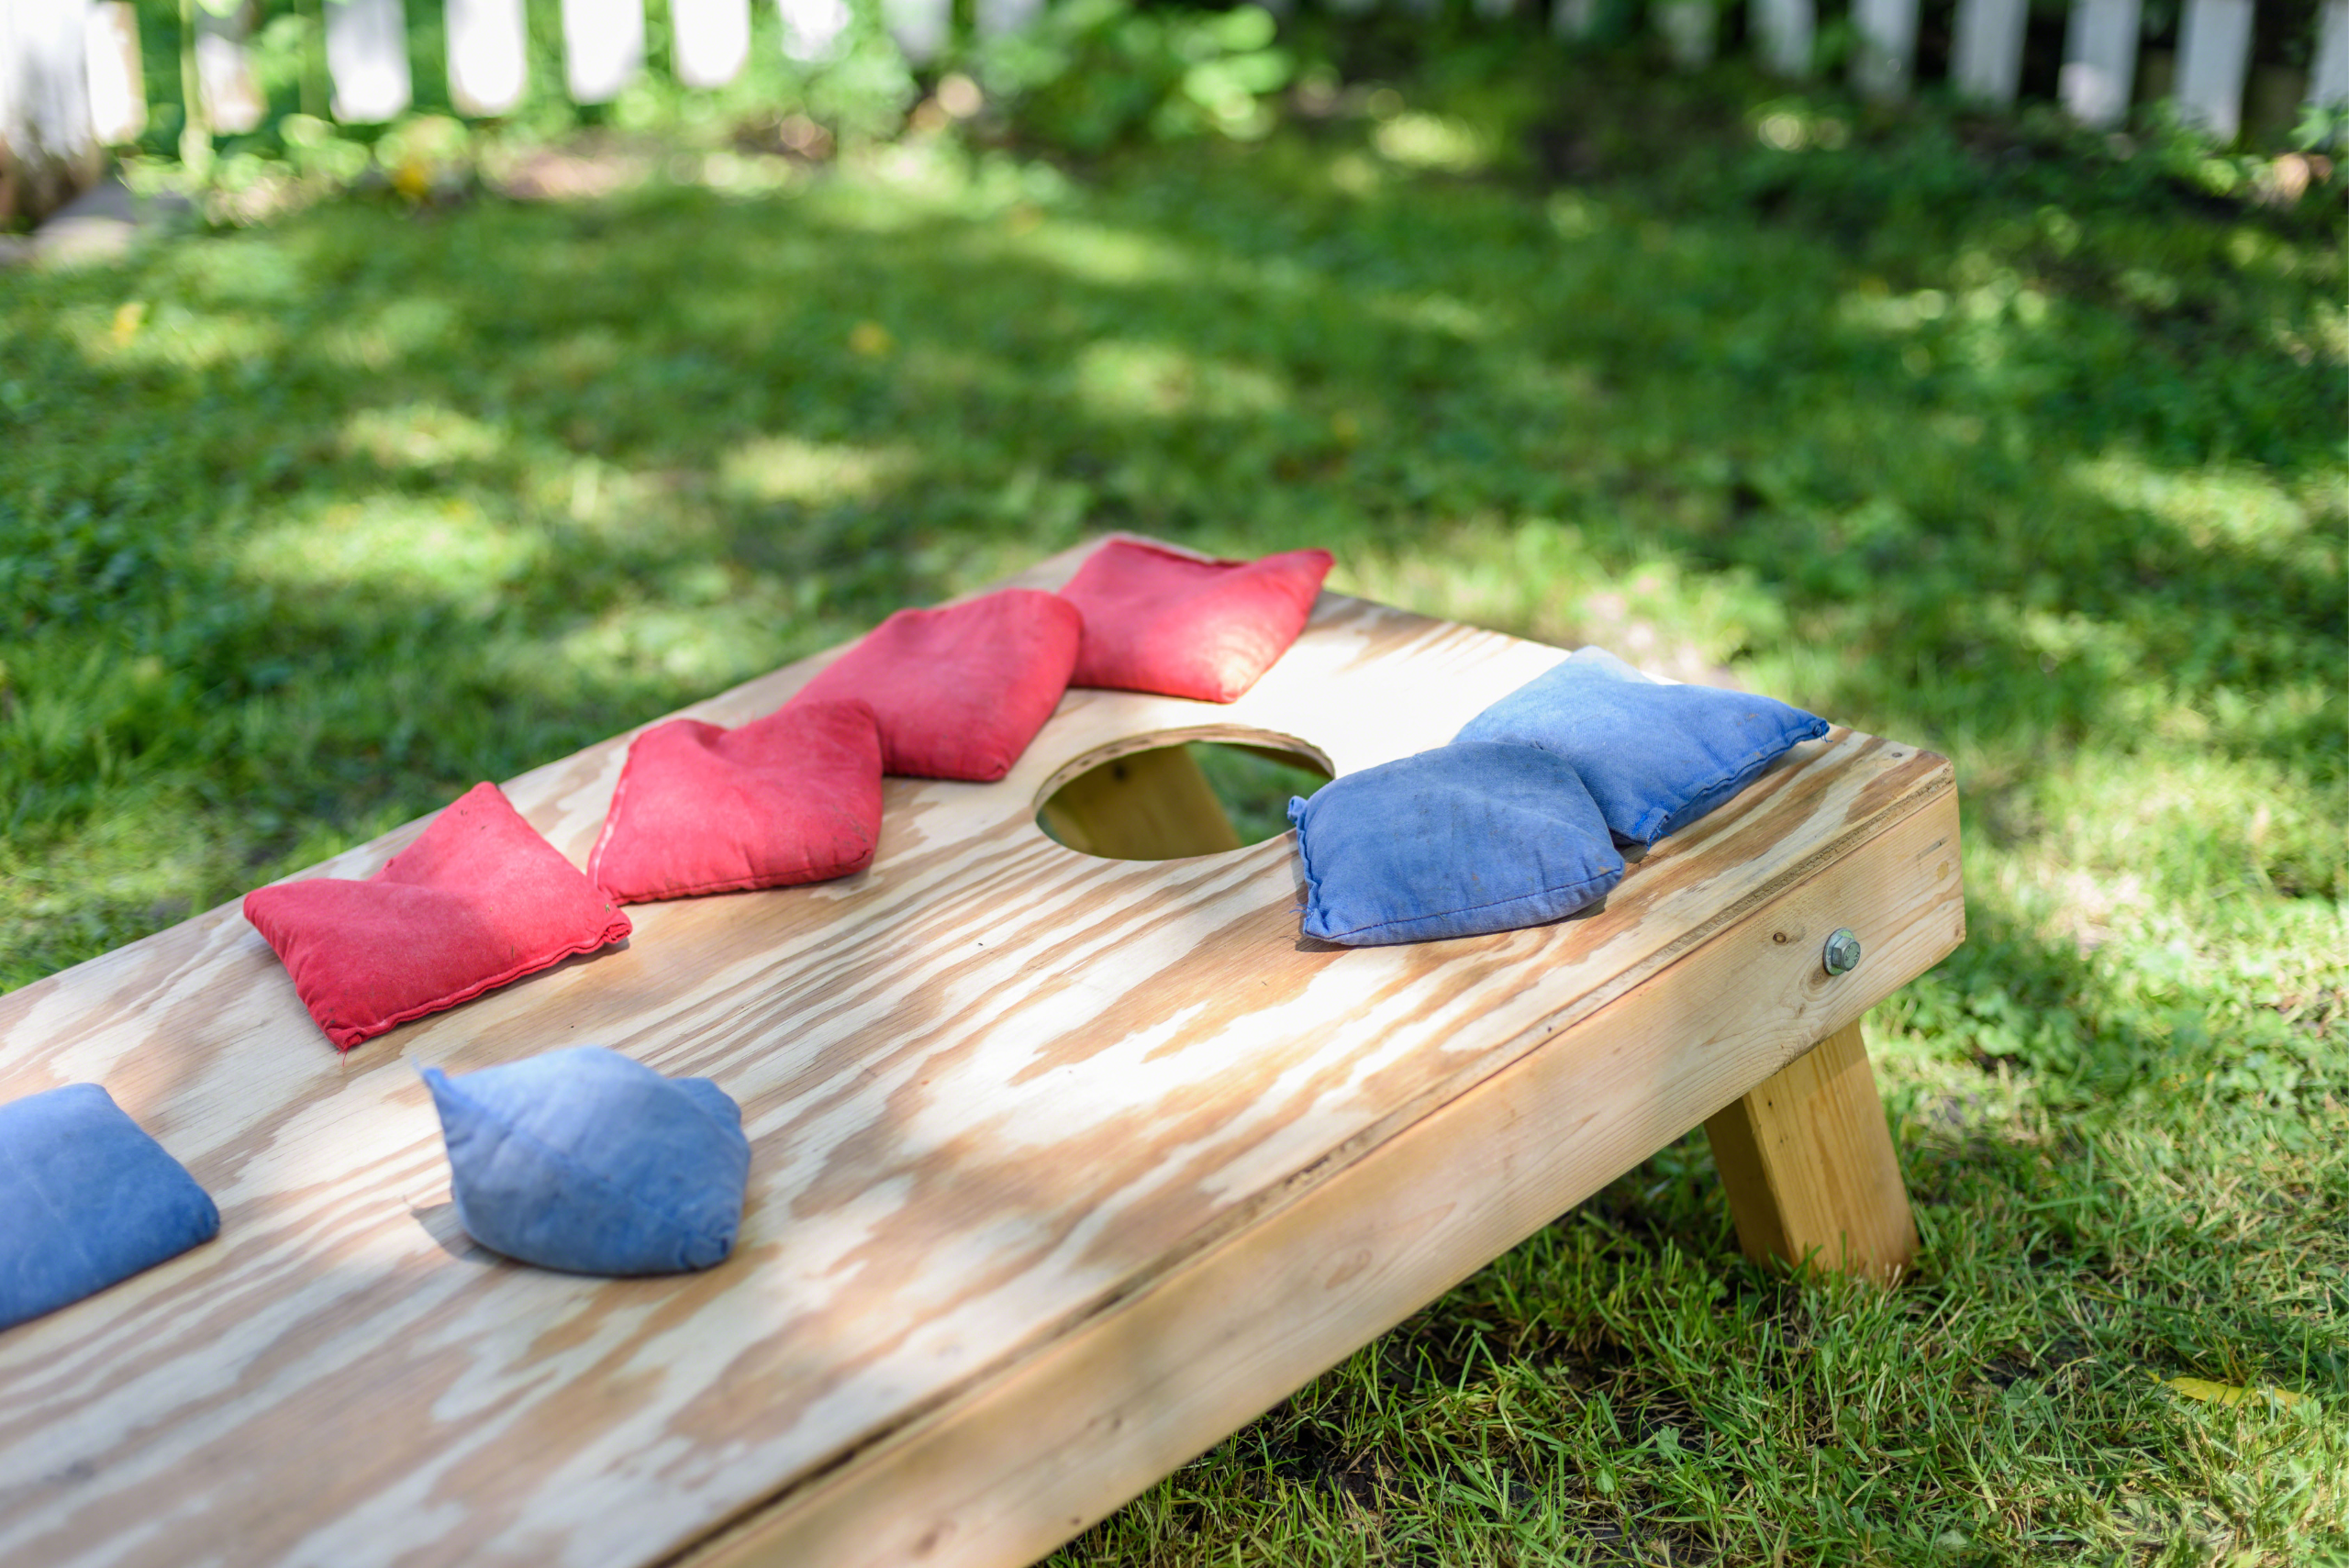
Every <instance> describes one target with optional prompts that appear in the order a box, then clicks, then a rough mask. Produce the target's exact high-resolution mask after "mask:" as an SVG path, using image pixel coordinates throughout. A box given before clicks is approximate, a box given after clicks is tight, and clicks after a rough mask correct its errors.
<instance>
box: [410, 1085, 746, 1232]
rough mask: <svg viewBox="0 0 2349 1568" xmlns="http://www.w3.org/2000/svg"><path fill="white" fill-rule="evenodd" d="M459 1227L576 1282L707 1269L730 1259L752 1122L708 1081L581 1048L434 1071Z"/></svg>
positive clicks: (738, 1223)
mask: <svg viewBox="0 0 2349 1568" xmlns="http://www.w3.org/2000/svg"><path fill="white" fill-rule="evenodd" d="M424 1081H425V1083H426V1084H429V1085H430V1087H431V1089H432V1099H433V1103H434V1104H435V1105H437V1106H439V1107H440V1130H441V1132H442V1134H443V1135H444V1136H445V1137H446V1139H447V1140H448V1144H449V1170H450V1174H451V1188H452V1189H453V1191H454V1194H455V1197H456V1201H457V1218H459V1219H461V1220H462V1221H463V1222H464V1227H465V1229H466V1230H467V1231H468V1232H470V1233H471V1234H472V1236H473V1240H476V1241H478V1242H480V1243H481V1244H482V1245H483V1246H484V1247H487V1248H489V1249H490V1250H491V1251H497V1252H503V1253H505V1254H506V1255H507V1257H509V1258H515V1259H518V1260H519V1261H521V1262H526V1263H536V1264H538V1265H539V1266H540V1267H541V1268H548V1269H562V1270H564V1271H566V1272H568V1273H577V1274H670V1273H682V1272H684V1271H685V1270H688V1269H706V1268H708V1267H709V1266H710V1265H711V1264H713V1263H716V1262H720V1261H722V1260H723V1259H724V1258H725V1256H726V1255H727V1253H729V1252H730V1251H733V1250H734V1233H735V1231H736V1230H737V1229H740V1226H741V1223H742V1193H743V1188H744V1186H745V1184H747V1183H748V1181H749V1179H750V1173H751V1145H750V1143H749V1141H748V1140H746V1139H744V1138H743V1136H742V1113H741V1111H740V1109H739V1108H738V1107H737V1106H735V1104H734V1102H733V1100H732V1099H730V1098H729V1097H728V1095H727V1094H726V1091H725V1090H723V1089H721V1088H719V1087H718V1085H717V1084H713V1083H711V1082H710V1081H709V1080H708V1079H707V1078H664V1077H662V1075H661V1074H660V1073H655V1072H654V1071H653V1070H652V1069H651V1068H650V1067H647V1066H645V1065H644V1064H643V1063H641V1062H635V1061H631V1060H630V1059H629V1058H628V1057H625V1056H622V1055H620V1054H619V1053H618V1051H606V1050H605V1049H604V1048H603V1047H601V1046H596V1045H582V1046H573V1047H571V1048H569V1049H567V1050H563V1051H548V1052H547V1053H546V1054H545V1055H543V1056H533V1057H529V1058H528V1059H526V1060H524V1061H521V1062H507V1063H505V1064H504V1065H502V1066H497V1067H485V1068H484V1069H482V1070H481V1071H480V1072H478V1073H461V1074H460V1075H458V1076H457V1077H454V1078H451V1077H450V1076H448V1075H447V1074H446V1073H442V1072H441V1071H440V1069H439V1068H437V1067H427V1068H425V1069H424Z"/></svg>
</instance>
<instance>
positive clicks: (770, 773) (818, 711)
mask: <svg viewBox="0 0 2349 1568" xmlns="http://www.w3.org/2000/svg"><path fill="white" fill-rule="evenodd" d="M880 838H881V732H880V728H879V726H878V724H877V723H876V722H875V721H874V717H873V710H872V709H871V708H870V707H867V706H865V705H864V704H863V703H861V702H803V703H795V704H793V705H792V706H789V707H786V708H784V709H783V710H782V711H780V712H778V713H771V714H769V715H768V716H767V717H764V718H762V719H758V720H755V721H754V722H752V723H750V724H745V725H743V726H742V727H741V728H739V729H721V728H718V726H717V725H715V724H703V723H701V722H700V721H699V720H697V719H691V718H673V719H671V720H670V721H669V722H668V723H666V724H656V725H654V726H653V727H652V728H650V729H648V730H646V731H645V732H644V733H643V734H641V735H640V736H638V737H637V738H636V739H635V740H632V741H630V742H629V748H628V764H627V765H626V766H625V767H623V768H622V769H621V770H620V782H619V784H618V787H617V788H615V789H614V790H613V791H612V806H611V810H610V811H609V812H608V813H607V815H606V816H605V817H604V832H603V836H602V837H601V838H599V839H597V840H596V850H595V852H594V853H593V854H591V855H589V856H588V857H587V876H588V879H589V880H590V881H592V882H594V883H595V884H596V886H598V887H600V888H602V889H603V890H604V891H605V892H606V893H607V894H609V895H611V896H612V899H613V901H614V902H615V903H619V904H642V903H644V902H646V901H647V900H649V899H654V898H685V897H689V896H691V895H694V894H696V893H728V892H732V891H734V890H736V889H738V888H745V887H789V886H793V885H795V884H799V883H804V882H825V881H829V879H831V878H833V877H836V876H848V875H850V874H852V873H855V872H860V871H863V869H864V868H865V867H866V866H867V865H869V864H871V863H872V861H873V849H874V845H875V844H876V843H878V842H879V841H880Z"/></svg>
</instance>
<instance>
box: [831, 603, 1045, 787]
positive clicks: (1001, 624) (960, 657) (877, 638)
mask: <svg viewBox="0 0 2349 1568" xmlns="http://www.w3.org/2000/svg"><path fill="white" fill-rule="evenodd" d="M1083 625H1084V623H1083V621H1082V620H1081V619H1080V618H1079V617H1078V615H1077V612H1076V606H1074V605H1072V604H1070V603H1069V602H1068V601H1067V600H1066V599H1063V598H1062V597H1060V596H1059V595H1056V594H1041V593H1038V592H1037V591H1036V590H1035V589H1033V588H1005V589H1002V590H1000V591H999V592H996V593H993V594H984V595H980V596H979V597H978V598H975V599H965V600H964V601H963V603H961V604H959V605H942V606H940V607H938V608H937V609H934V610H899V611H898V612H897V613H896V614H895V615H893V616H891V617H889V618H888V619H887V620H885V621H883V622H882V623H881V624H880V625H879V626H877V627H875V628H873V630H872V631H871V632H870V633H868V634H867V635H866V637H865V639H864V640H863V641H862V642H859V643H858V644H857V645H856V646H855V647H853V648H852V649H850V650H849V651H847V652H846V653H843V654H841V656H840V657H839V658H838V659H836V660H834V661H833V662H831V663H830V664H829V666H827V667H826V668H825V669H824V671H823V673H820V674H818V676H817V677H816V678H815V679H814V680H812V681H810V682H808V683H807V685H806V686H805V687H803V688H801V690H800V693H799V695H798V696H796V697H795V698H793V699H792V704H791V706H794V707H796V706H800V705H801V704H803V703H811V702H841V701H846V700H849V699H851V698H861V699H863V701H864V702H866V703H869V704H871V705H872V707H873V714H874V717H875V718H877V719H878V720H879V721H880V724H881V759H882V765H883V766H884V767H885V768H886V769H887V770H888V771H889V772H890V773H900V774H904V775H907V776H909V777H913V778H920V779H972V780H976V781H978V782H981V783H985V782H987V781H989V780H993V779H999V778H1001V777H1003V775H1004V774H1006V773H1009V772H1010V771H1011V764H1012V763H1014V762H1018V761H1019V753H1020V752H1022V751H1026V750H1027V749H1028V742H1029V741H1030V740H1034V739H1035V738H1036V731H1038V730H1039V729H1041V728H1043V727H1044V720H1046V719H1048V718H1050V717H1052V709H1053V707H1054V706H1057V705H1058V704H1059V702H1060V700H1061V694H1062V693H1063V692H1064V691H1066V690H1067V689H1068V673H1069V670H1070V667H1071V666H1073V665H1074V663H1075V662H1076V644H1077V639H1078V637H1079V636H1080V635H1081V634H1082V628H1083Z"/></svg>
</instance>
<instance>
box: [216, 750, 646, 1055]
mask: <svg viewBox="0 0 2349 1568" xmlns="http://www.w3.org/2000/svg"><path fill="white" fill-rule="evenodd" d="M245 918H246V919H248V920H250V921H251V922H252V923H253V928H254V929H256V930H258V931H260V932H261V934H262V937H263V938H264V939H265V940H267V941H268V943H269V945H270V946H271V947H273V948H274V949H276V950H277V956H278V958H279V959H280V960H282V961H283V962H284V964H285V972H286V973H288V974H290V975H292V976H293V977H294V989H295V992H296V993H298V994H299V995H300V996H301V998H302V1005H303V1006H306V1007H307V1008H309V1009H310V1017H312V1018H316V1019H317V1020H318V1027H319V1028H320V1029H324V1030H326V1032H327V1038H328V1040H332V1041H334V1042H335V1044H336V1045H337V1046H338V1047H339V1048H340V1049H341V1050H344V1051H349V1050H350V1049H351V1047H352V1046H354V1045H357V1044H358V1043H359V1042H360V1041H361V1040H373V1038H374V1037H375V1036H377V1035H379V1034H382V1033H383V1032H384V1030H385V1029H390V1028H391V1027H392V1026H393V1025H394V1024H401V1023H406V1021H407V1020H408V1019H410V1018H422V1017H423V1016H424V1015H425V1014H427V1013H437V1012H439V1011H440V1009H441V1008H443V1007H453V1006H456V1005H457V1004H458V1003H460V1002H464V1001H469V1000H471V999H472V998H473V997H475V996H478V995H481V994H482V993H483V992H484V991H492V990H495V989H496V988H497V987H498V986H500V985H503V984H506V983H507V981H509V980H518V979H520V978H521V977H522V976H523V975H525V974H529V973H532V972H534V971H536V970H540V969H544V968H546V967H547V966H548V965H550V964H552V963H556V962H561V961H562V960H563V959H565V958H568V957H570V956H571V955H572V954H573V953H575V952H592V951H595V950H596V949H597V948H599V947H602V946H603V945H604V944H605V943H607V942H615V941H618V940H619V939H620V938H622V937H624V936H627V935H628V933H629V919H628V917H627V916H626V915H623V914H621V913H620V911H619V909H618V907H617V906H614V905H613V904H612V903H611V901H610V900H608V899H607V898H606V897H605V896H604V895H602V894H600V893H598V892H596V887H595V884H593V883H590V882H589V881H588V880H587V879H586V878H585V877H584V876H582V875H581V874H580V873H579V868H578V867H576V866H574V865H573V864H572V863H571V862H569V861H567V860H565V859H563V858H562V851H559V850H557V849H556V848H555V847H554V846H553V845H552V844H550V843H548V842H547V841H546V840H544V839H542V838H540V836H539V833H538V829H536V828H532V827H531V826H530V825H529V823H528V822H525V821H523V820H522V817H521V813H519V812H518V811H516V810H515V809H514V807H513V806H512V804H511V803H510V802H508V801H507V798H506V795H505V794H504V792H503V791H501V790H499V789H498V787H497V786H496V785H495V784H475V785H473V788H471V789H469V790H467V791H466V792H465V793H464V794H463V795H460V796H458V797H457V798H456V799H455V800H454V801H452V802H451V803H450V805H449V806H447V807H446V808H445V809H444V810H442V812H441V813H440V816H438V817H434V818H433V819H432V825H431V826H430V827H429V828H425V830H424V832H423V834H422V835H421V836H420V837H419V838H417V840H416V842H415V843H413V844H410V845H409V846H408V847H407V848H406V849H405V850H402V851H400V852H399V853H398V854H396V855H394V856H393V857H392V858H391V860H390V861H389V862H387V863H386V864H385V865H384V869H383V870H381V871H379V872H377V873H375V874H374V875H373V876H371V877H369V878H368V879H367V880H366V881H364V882H351V881H349V880H347V879H345V878H342V877H337V876H314V877H310V878H307V879H306V880H304V881H301V882H285V883H280V884H277V885H276V886H273V887H262V888H256V889H255V890H254V891H252V892H250V893H248V894H246V895H245Z"/></svg>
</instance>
